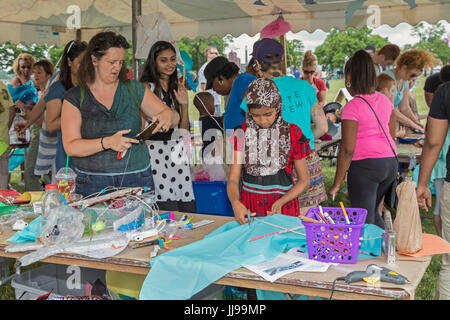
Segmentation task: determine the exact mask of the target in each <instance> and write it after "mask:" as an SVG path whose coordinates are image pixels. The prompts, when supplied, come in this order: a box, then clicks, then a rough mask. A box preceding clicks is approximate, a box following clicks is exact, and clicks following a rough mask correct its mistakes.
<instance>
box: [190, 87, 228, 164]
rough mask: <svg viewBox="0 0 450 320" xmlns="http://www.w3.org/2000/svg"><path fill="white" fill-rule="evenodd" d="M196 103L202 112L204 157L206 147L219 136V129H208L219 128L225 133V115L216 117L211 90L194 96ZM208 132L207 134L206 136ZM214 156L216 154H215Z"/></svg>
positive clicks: (201, 127) (201, 125)
mask: <svg viewBox="0 0 450 320" xmlns="http://www.w3.org/2000/svg"><path fill="white" fill-rule="evenodd" d="M194 105H195V107H196V108H197V110H198V112H199V114H200V118H199V121H200V130H201V138H202V142H203V146H202V158H203V157H204V155H203V152H204V151H205V150H206V147H207V146H208V145H210V144H211V143H213V142H214V141H215V140H216V137H217V131H216V132H211V131H209V132H208V130H210V129H212V130H214V129H215V130H219V131H221V132H222V134H223V116H222V117H215V116H213V115H214V112H215V107H214V97H213V96H212V95H211V94H210V93H209V92H199V93H197V94H196V95H195V97H194ZM205 134H206V136H205ZM213 156H214V154H213Z"/></svg>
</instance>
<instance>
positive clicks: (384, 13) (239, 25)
mask: <svg viewBox="0 0 450 320" xmlns="http://www.w3.org/2000/svg"><path fill="white" fill-rule="evenodd" d="M133 3H134V4H135V5H136V8H135V10H134V11H133ZM154 12H161V13H163V14H164V16H165V17H166V18H167V20H168V22H169V24H170V26H171V30H172V33H173V35H174V37H175V38H176V40H179V39H181V38H182V37H188V38H191V39H193V38H196V37H209V36H211V35H218V36H224V35H226V34H231V35H233V36H240V35H241V34H244V33H246V34H248V35H250V36H253V35H255V34H257V33H258V32H260V31H261V29H262V28H263V27H264V26H265V25H267V24H268V23H270V22H271V21H273V20H274V19H275V18H276V17H277V16H278V14H279V13H280V12H281V13H283V17H284V19H285V20H286V21H288V22H289V23H290V24H291V27H292V31H293V32H298V31H302V30H306V31H309V32H314V31H315V30H317V29H322V30H324V31H328V30H330V29H331V28H338V29H345V28H346V27H348V26H353V27H357V28H358V27H362V26H364V25H369V26H375V27H376V26H378V25H382V24H388V25H389V26H396V25H398V24H399V23H401V22H406V23H409V24H411V25H415V24H417V23H418V22H420V21H427V22H429V23H435V22H437V21H439V20H447V19H448V18H449V16H450V0H379V1H374V0H316V1H315V0H256V1H255V0H129V1H125V0H70V1H69V0H21V1H11V0H0V42H5V41H12V42H16V43H17V42H21V41H24V42H26V43H43V42H45V43H47V44H57V45H62V44H64V43H66V42H67V41H69V40H71V39H74V38H75V37H76V32H77V31H76V30H77V29H78V30H79V31H78V32H79V36H81V38H82V39H83V40H89V39H90V37H91V36H92V35H93V34H95V33H97V32H99V31H102V30H105V29H106V30H115V31H117V32H120V33H121V34H123V35H124V36H126V37H127V38H128V39H129V40H131V39H132V29H133V28H132V20H133V13H136V14H137V15H147V14H150V13H154ZM80 31H81V34H80Z"/></svg>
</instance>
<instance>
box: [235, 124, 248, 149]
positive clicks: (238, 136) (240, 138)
mask: <svg viewBox="0 0 450 320" xmlns="http://www.w3.org/2000/svg"><path fill="white" fill-rule="evenodd" d="M246 129H247V123H245V122H244V123H243V124H242V130H241V128H239V129H234V130H233V134H232V136H231V143H233V150H234V151H244V134H243V133H245V130H246Z"/></svg>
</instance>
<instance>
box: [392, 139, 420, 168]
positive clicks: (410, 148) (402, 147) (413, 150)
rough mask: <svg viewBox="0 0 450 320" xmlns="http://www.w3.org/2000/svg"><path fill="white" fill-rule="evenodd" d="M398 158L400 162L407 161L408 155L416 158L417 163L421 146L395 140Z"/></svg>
mask: <svg viewBox="0 0 450 320" xmlns="http://www.w3.org/2000/svg"><path fill="white" fill-rule="evenodd" d="M396 146H397V152H398V160H399V161H400V162H401V163H409V159H410V156H412V157H415V158H416V159H417V164H419V162H420V157H421V155H422V148H419V147H416V146H415V145H414V144H410V143H399V142H398V141H397V142H396Z"/></svg>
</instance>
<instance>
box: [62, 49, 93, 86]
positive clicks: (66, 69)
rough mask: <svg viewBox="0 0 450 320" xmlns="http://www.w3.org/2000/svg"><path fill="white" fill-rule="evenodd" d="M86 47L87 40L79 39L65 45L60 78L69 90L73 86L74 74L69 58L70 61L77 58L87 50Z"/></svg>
mask: <svg viewBox="0 0 450 320" xmlns="http://www.w3.org/2000/svg"><path fill="white" fill-rule="evenodd" d="M86 48H87V43H86V42H85V41H77V40H72V41H69V42H68V43H67V44H66V46H65V47H64V51H63V54H62V57H61V65H60V66H59V79H60V80H61V82H62V84H63V85H64V87H65V88H66V90H69V89H70V88H72V87H73V83H72V75H71V72H70V66H69V61H68V59H70V61H73V60H75V59H76V58H78V56H79V55H80V54H82V53H83V51H84V50H86Z"/></svg>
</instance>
